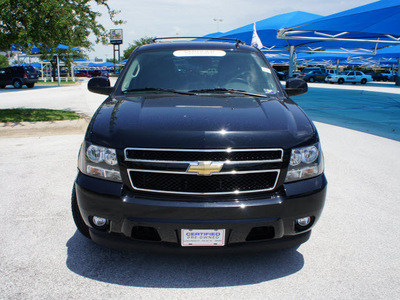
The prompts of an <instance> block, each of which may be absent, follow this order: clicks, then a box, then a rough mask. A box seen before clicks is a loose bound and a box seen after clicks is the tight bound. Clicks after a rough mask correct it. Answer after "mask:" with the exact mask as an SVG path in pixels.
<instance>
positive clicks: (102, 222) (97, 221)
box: [92, 216, 108, 227]
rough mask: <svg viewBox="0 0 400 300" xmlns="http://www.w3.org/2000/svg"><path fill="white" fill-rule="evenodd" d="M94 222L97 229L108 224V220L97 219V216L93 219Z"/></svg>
mask: <svg viewBox="0 0 400 300" xmlns="http://www.w3.org/2000/svg"><path fill="white" fill-rule="evenodd" d="M92 221H93V224H94V225H96V226H97V227H103V226H105V225H106V224H107V222H108V220H107V219H105V218H101V217H96V216H94V217H93V219H92Z"/></svg>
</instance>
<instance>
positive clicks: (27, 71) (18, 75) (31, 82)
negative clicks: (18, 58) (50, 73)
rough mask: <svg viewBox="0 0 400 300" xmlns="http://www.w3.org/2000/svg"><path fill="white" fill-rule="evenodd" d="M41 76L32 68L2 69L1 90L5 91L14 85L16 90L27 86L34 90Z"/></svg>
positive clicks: (0, 72) (0, 76) (0, 71)
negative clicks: (8, 86)
mask: <svg viewBox="0 0 400 300" xmlns="http://www.w3.org/2000/svg"><path fill="white" fill-rule="evenodd" d="M38 80H39V75H38V73H37V71H36V70H35V68H33V67H31V66H16V67H7V68H1V69H0V88H2V89H4V88H5V87H6V86H7V85H13V86H14V87H15V88H16V89H20V88H22V86H23V85H26V86H27V87H28V88H33V87H34V86H35V83H36V82H38Z"/></svg>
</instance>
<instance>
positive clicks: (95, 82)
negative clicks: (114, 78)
mask: <svg viewBox="0 0 400 300" xmlns="http://www.w3.org/2000/svg"><path fill="white" fill-rule="evenodd" d="M113 89H114V87H112V86H111V84H110V79H108V78H107V77H94V78H92V79H90V80H89V82H88V90H89V91H91V92H92V93H96V94H102V95H110V94H111V92H112V91H113Z"/></svg>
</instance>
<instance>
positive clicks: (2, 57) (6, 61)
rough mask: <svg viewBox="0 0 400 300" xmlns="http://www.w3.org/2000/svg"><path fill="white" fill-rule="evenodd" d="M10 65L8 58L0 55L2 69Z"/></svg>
mask: <svg viewBox="0 0 400 300" xmlns="http://www.w3.org/2000/svg"><path fill="white" fill-rule="evenodd" d="M9 66H10V64H9V63H8V59H7V57H5V56H4V55H0V68H4V67H9Z"/></svg>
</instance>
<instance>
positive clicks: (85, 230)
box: [71, 185, 90, 239]
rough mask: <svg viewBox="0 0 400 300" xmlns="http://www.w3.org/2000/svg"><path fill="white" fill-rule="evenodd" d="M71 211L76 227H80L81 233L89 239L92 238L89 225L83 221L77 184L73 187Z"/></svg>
mask: <svg viewBox="0 0 400 300" xmlns="http://www.w3.org/2000/svg"><path fill="white" fill-rule="evenodd" d="M71 211H72V217H73V218H74V222H75V225H76V228H78V231H79V232H80V233H82V234H83V236H85V237H87V238H88V239H90V234H89V227H88V226H87V225H86V224H85V222H84V221H83V218H82V216H81V212H80V211H79V206H78V201H77V200H76V191H75V185H74V187H73V188H72V195H71Z"/></svg>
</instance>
